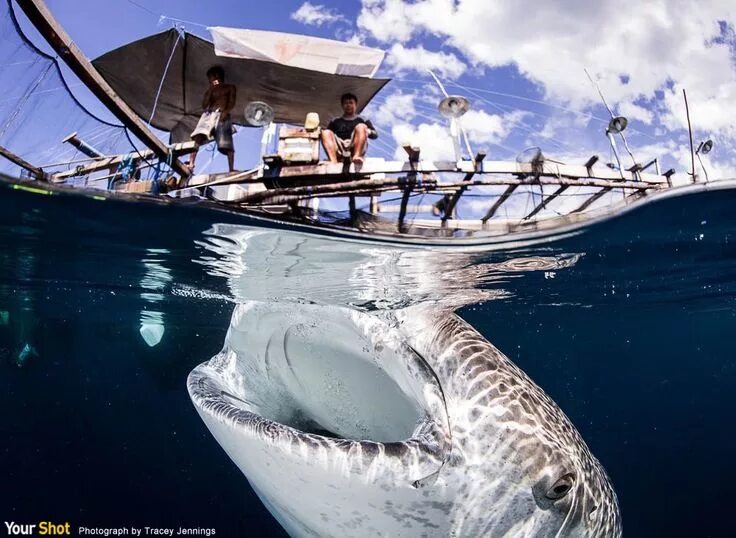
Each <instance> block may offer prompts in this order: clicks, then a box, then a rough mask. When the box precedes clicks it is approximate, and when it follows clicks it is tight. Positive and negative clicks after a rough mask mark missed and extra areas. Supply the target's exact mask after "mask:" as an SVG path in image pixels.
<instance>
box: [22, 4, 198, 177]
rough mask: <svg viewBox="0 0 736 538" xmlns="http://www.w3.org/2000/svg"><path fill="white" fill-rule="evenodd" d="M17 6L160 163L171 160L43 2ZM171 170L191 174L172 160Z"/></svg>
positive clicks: (163, 147) (155, 138) (80, 78)
mask: <svg viewBox="0 0 736 538" xmlns="http://www.w3.org/2000/svg"><path fill="white" fill-rule="evenodd" d="M17 2H18V5H19V6H20V7H21V9H22V10H23V12H24V13H25V14H26V16H27V17H28V19H29V20H30V21H31V23H33V26H35V27H36V29H37V30H38V31H39V33H40V34H41V35H42V36H43V37H44V38H45V39H46V41H48V43H49V45H51V47H52V48H53V49H54V50H55V51H56V53H57V54H58V55H59V56H60V57H61V59H62V60H64V62H66V64H67V65H68V66H69V68H70V69H71V70H72V71H74V74H75V75H77V77H79V80H81V81H82V82H83V83H84V84H85V86H87V87H88V88H89V89H90V90H91V91H92V93H93V94H94V95H95V97H97V98H98V99H99V100H100V101H101V102H102V104H104V105H105V106H106V107H107V108H108V109H110V112H112V113H113V114H114V115H115V117H116V118H118V119H119V120H120V121H121V122H123V125H125V126H126V127H127V128H128V129H130V130H131V132H132V133H133V134H134V135H135V136H137V137H138V138H139V139H140V140H141V142H143V143H144V144H145V145H146V146H148V147H149V148H151V150H152V151H153V152H154V153H155V154H156V156H157V157H158V158H159V159H161V160H167V159H168V158H169V148H168V147H167V146H166V144H164V143H163V142H162V141H161V140H159V139H158V138H157V137H156V135H154V134H153V133H152V132H151V130H150V129H149V128H148V127H146V125H145V124H144V123H143V122H142V121H141V120H140V118H138V116H137V115H136V114H135V112H133V110H132V109H131V108H130V107H129V106H128V105H127V103H126V102H125V101H123V100H122V99H121V98H120V97H119V96H118V94H117V93H115V90H113V89H112V87H111V86H110V85H109V84H108V83H107V81H106V80H105V79H104V78H102V75H100V73H99V72H98V71H97V69H95V67H94V66H93V65H92V63H91V62H90V61H89V59H88V58H87V57H86V56H85V55H84V53H83V52H82V51H81V50H80V49H79V47H77V45H76V44H75V43H74V42H73V41H72V39H71V37H69V35H68V34H67V33H66V31H65V30H64V28H62V27H61V25H60V24H59V23H58V22H57V21H56V19H55V18H54V16H53V15H52V14H51V12H50V11H49V9H48V7H46V4H45V2H43V0H17ZM171 168H173V169H174V170H175V171H176V172H177V173H178V174H179V175H181V176H182V177H187V176H188V175H189V170H188V169H187V168H186V167H185V166H184V165H183V164H182V163H181V162H179V160H178V159H174V158H172V160H171Z"/></svg>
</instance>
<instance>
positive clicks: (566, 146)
mask: <svg viewBox="0 0 736 538" xmlns="http://www.w3.org/2000/svg"><path fill="white" fill-rule="evenodd" d="M460 87H461V88H462V89H463V90H466V91H467V92H468V93H470V94H471V95H473V96H475V97H476V98H478V99H480V100H481V101H482V102H484V103H486V104H488V105H490V106H492V107H494V108H495V109H496V110H498V111H499V112H501V113H502V114H508V111H505V110H503V109H502V108H501V107H500V106H499V105H497V104H496V103H494V102H493V101H490V100H488V99H486V98H484V97H482V96H481V95H478V93H476V92H475V91H473V90H471V89H470V88H467V87H464V86H460ZM519 110H520V111H522V112H531V111H526V110H522V109H519ZM531 113H532V114H534V112H531ZM549 117H551V116H549ZM504 120H505V121H510V122H511V123H512V124H513V125H515V126H516V127H517V128H519V129H522V130H524V131H527V132H528V133H531V134H535V135H537V136H541V137H542V138H546V139H547V140H549V141H550V142H553V143H554V144H555V145H556V146H557V147H558V149H561V150H565V151H568V150H569V149H571V148H572V145H571V144H565V143H564V142H563V141H562V140H558V139H556V138H554V137H553V136H550V135H545V134H543V133H540V132H538V131H535V130H534V129H532V128H531V127H527V126H526V125H524V123H523V122H522V121H521V120H519V119H515V118H509V117H505V118H504Z"/></svg>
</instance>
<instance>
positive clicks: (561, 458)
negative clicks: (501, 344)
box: [187, 302, 621, 537]
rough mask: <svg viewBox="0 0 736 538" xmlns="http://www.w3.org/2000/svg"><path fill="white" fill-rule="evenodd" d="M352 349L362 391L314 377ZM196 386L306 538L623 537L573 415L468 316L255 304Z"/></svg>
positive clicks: (198, 397)
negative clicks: (327, 386)
mask: <svg viewBox="0 0 736 538" xmlns="http://www.w3.org/2000/svg"><path fill="white" fill-rule="evenodd" d="M325 327H328V328H327V329H325ZM336 331H337V332H336ZM341 331H342V332H341ZM331 336H336V338H335V339H334V340H329V339H330V338H331ZM338 341H339V342H342V343H344V344H345V345H346V346H349V348H350V349H352V350H355V351H351V352H350V353H357V355H356V356H355V357H353V358H352V359H350V360H349V359H348V358H347V357H345V358H344V362H345V363H346V364H352V363H351V360H352V361H354V364H355V366H354V367H352V366H351V367H349V368H346V369H345V370H340V371H338V372H337V374H338V376H339V377H342V378H343V380H347V382H348V388H349V390H348V391H347V392H346V391H345V390H342V391H341V390H340V389H339V388H336V389H334V391H333V392H329V391H325V390H324V386H323V385H322V384H321V383H322V381H323V379H322V377H319V376H316V377H313V378H311V379H310V376H311V375H312V373H313V372H312V371H313V370H314V369H315V368H317V369H318V368H320V365H321V364H322V363H323V361H324V362H326V363H329V360H330V359H329V357H330V356H332V355H331V353H332V351H334V350H332V351H331V350H330V349H327V348H328V347H329V346H335V345H338V344H335V343H334V342H338ZM328 342H331V343H329V344H328ZM321 346H324V348H323V347H321ZM295 350H298V351H295ZM341 352H342V350H341V349H338V350H337V352H335V353H334V356H335V357H336V358H337V359H338V360H340V353H341ZM312 359H315V360H314V362H309V361H311V360H312ZM304 361H306V362H304ZM340 364H341V363H340V362H335V363H330V364H328V365H327V366H326V367H325V370H324V372H323V373H320V374H319V375H324V376H325V379H327V378H330V379H332V378H331V377H330V376H331V375H332V373H333V370H334V369H335V368H340ZM366 365H368V366H370V367H372V368H374V369H375V371H376V372H378V373H377V374H375V376H374V375H373V374H371V373H370V371H369V370H365V369H364V366H366ZM372 380H374V381H375V383H376V391H375V393H371V392H370V390H371V385H370V383H371V382H372ZM330 383H332V381H330ZM350 383H352V384H350ZM187 386H188V390H189V394H190V396H191V398H192V401H193V403H194V405H195V408H196V409H197V411H198V412H199V414H200V416H201V417H202V419H203V420H204V422H205V424H206V425H207V427H208V428H209V430H210V431H211V433H212V434H213V436H214V437H215V439H216V440H217V441H218V443H219V444H220V445H221V446H222V448H223V449H224V450H225V451H226V453H227V454H228V455H229V456H230V458H231V459H232V460H233V461H234V462H235V463H236V464H237V465H238V467H239V468H240V469H241V470H242V471H243V473H244V474H245V475H246V477H247V478H248V480H249V482H250V483H251V486H252V487H253V488H254V490H255V491H256V493H257V494H258V495H259V497H260V498H261V500H262V501H263V502H264V504H265V505H266V507H267V508H268V509H269V511H270V512H271V513H272V514H273V515H274V517H275V518H276V519H277V520H278V521H279V523H280V524H281V525H282V526H283V527H284V528H285V529H286V531H287V532H288V533H289V534H290V535H292V536H366V535H375V536H458V537H459V536H463V537H465V536H529V537H531V536H534V537H537V536H543V537H544V536H550V537H555V536H581V537H594V536H595V537H599V536H600V537H606V536H611V537H618V536H621V523H620V516H619V512H618V505H617V500H616V496H615V493H614V491H613V488H612V486H611V483H610V481H609V479H608V477H607V476H606V474H605V471H604V470H603V468H602V467H601V466H600V464H599V463H598V461H597V460H596V459H595V458H594V457H593V456H592V455H591V454H590V451H589V450H588V448H587V446H586V445H585V443H584V442H583V440H582V439H581V437H580V435H579V434H578V433H577V431H576V430H575V428H574V427H573V426H572V424H571V423H570V421H569V420H568V419H567V417H565V415H564V414H563V413H562V411H561V410H560V409H559V408H558V407H557V406H556V404H555V403H554V402H553V401H552V400H551V399H550V398H549V397H547V396H546V394H544V392H543V391H542V390H541V389H540V388H539V387H537V386H536V385H535V384H534V383H533V382H532V381H531V380H530V379H529V378H528V377H527V376H526V374H524V373H523V372H522V371H521V370H520V369H518V368H517V367H516V366H515V365H514V364H513V363H512V362H511V361H510V360H509V359H507V358H506V357H505V356H504V355H503V354H502V353H501V352H500V351H498V350H497V349H496V348H495V347H493V346H492V345H491V344H490V343H489V342H488V341H486V340H485V339H483V337H482V336H480V335H479V334H478V333H477V332H476V331H475V330H474V329H473V328H472V327H470V326H469V325H467V324H466V323H465V322H463V321H462V320H461V319H460V318H459V317H458V316H456V315H455V314H452V313H440V312H433V311H431V310H428V309H415V308H410V309H408V310H407V311H400V312H398V313H392V314H391V315H390V316H388V317H384V318H379V317H377V316H374V315H371V314H366V313H360V312H357V311H354V310H350V309H346V308H341V307H335V306H321V305H308V304H299V305H295V304H279V303H260V302H250V303H246V304H243V305H239V306H237V307H236V309H235V312H234V314H233V320H232V322H231V327H230V330H229V332H228V336H227V338H226V345H225V348H224V349H223V351H222V352H221V353H220V354H218V355H217V356H215V357H214V358H213V359H212V360H211V361H209V362H206V363H204V364H202V365H200V366H198V367H197V368H195V369H194V370H193V371H192V373H191V374H190V376H189V379H188V382H187ZM362 391H366V392H365V394H364V395H363V398H364V399H363V400H360V398H361V394H362ZM393 393H396V394H398V395H400V398H399V399H397V400H391V398H392V396H391V394H393ZM330 394H332V395H333V397H330V396H329V395H330ZM352 400H356V401H357V402H358V403H357V404H356V403H355V402H354V401H352ZM384 400H388V401H390V405H388V406H387V405H386V404H385V402H384ZM366 402H368V403H367V404H366ZM371 402H372V403H373V404H374V405H371ZM397 402H398V403H397ZM400 402H404V403H400ZM351 405H354V406H355V409H353V408H352V407H351ZM392 409H395V410H396V412H395V413H393V412H392ZM356 412H357V415H356ZM280 418H283V419H284V420H279V419H280ZM353 421H356V422H359V423H360V422H361V421H365V422H366V423H367V424H369V426H367V427H366V428H367V429H366V430H365V431H366V432H367V433H369V434H370V433H375V435H376V436H378V437H381V438H382V439H381V440H371V439H369V438H365V439H363V438H362V437H360V434H361V432H362V431H363V430H360V428H358V430H356V429H355V428H356V427H357V426H355V425H353V423H352V422H353ZM384 426H386V427H384ZM315 427H317V429H319V430H322V429H326V430H329V432H325V433H326V434H328V435H322V434H318V433H314V431H311V432H310V430H315ZM402 433H406V435H405V436H404V437H402ZM336 434H337V435H339V437H342V438H336V437H337V435H336ZM399 437H402V438H399ZM563 490H564V491H563Z"/></svg>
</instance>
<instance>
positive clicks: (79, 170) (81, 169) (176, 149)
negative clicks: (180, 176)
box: [52, 141, 197, 181]
mask: <svg viewBox="0 0 736 538" xmlns="http://www.w3.org/2000/svg"><path fill="white" fill-rule="evenodd" d="M196 149H197V148H196V145H195V143H194V142H193V141H192V142H181V143H179V144H174V145H173V146H170V147H169V151H171V152H172V153H173V154H174V155H184V154H187V153H191V152H193V151H195V150H196ZM128 155H132V156H133V159H135V160H136V161H140V160H141V159H148V158H150V157H154V156H155V153H154V152H153V151H152V150H144V151H141V152H140V155H139V154H138V153H132V154H125V155H112V156H110V157H107V158H105V159H99V160H97V161H95V162H93V163H91V164H87V165H84V166H77V167H75V168H73V169H71V170H65V171H64V172H59V173H58V174H54V175H53V176H52V179H53V180H55V181H61V180H64V179H66V178H69V177H74V176H86V175H88V174H91V173H93V172H98V171H100V170H107V169H109V168H112V167H114V166H117V165H119V164H120V163H121V162H123V160H124V159H125V158H126V157H127V156H128Z"/></svg>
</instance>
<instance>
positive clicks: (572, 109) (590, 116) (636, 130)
mask: <svg viewBox="0 0 736 538" xmlns="http://www.w3.org/2000/svg"><path fill="white" fill-rule="evenodd" d="M394 82H408V83H410V84H422V85H425V86H426V84H427V82H426V81H423V80H417V79H407V78H404V79H394ZM447 85H448V86H454V87H459V84H458V83H456V82H449V81H448V82H447ZM466 88H470V89H473V90H475V91H478V92H481V93H488V94H491V95H499V96H502V97H510V98H512V99H518V100H520V101H527V102H530V103H535V104H539V105H544V106H546V107H549V108H555V109H558V110H562V111H565V112H570V113H572V114H576V115H578V116H583V117H586V118H590V119H593V120H596V121H598V122H600V123H604V124H606V125H607V124H608V121H609V120H607V119H603V118H599V117H598V116H596V115H594V114H590V113H589V112H581V111H579V110H575V109H574V108H570V107H565V106H562V105H554V104H552V103H548V102H546V101H542V100H540V99H533V98H531V97H524V96H521V95H516V94H513V93H506V92H499V91H494V90H488V89H485V88H477V87H474V86H466ZM629 130H630V131H631V132H634V133H637V134H639V135H641V136H645V137H647V138H650V139H652V140H655V141H658V139H657V138H656V137H654V136H652V135H650V134H648V133H645V132H644V131H640V130H638V129H634V128H632V127H629Z"/></svg>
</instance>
